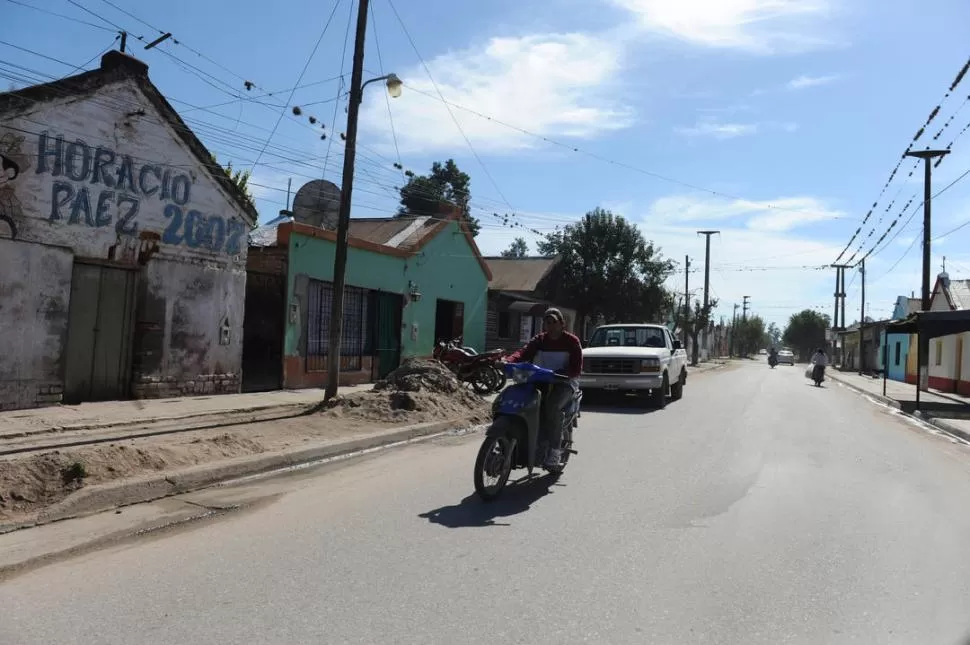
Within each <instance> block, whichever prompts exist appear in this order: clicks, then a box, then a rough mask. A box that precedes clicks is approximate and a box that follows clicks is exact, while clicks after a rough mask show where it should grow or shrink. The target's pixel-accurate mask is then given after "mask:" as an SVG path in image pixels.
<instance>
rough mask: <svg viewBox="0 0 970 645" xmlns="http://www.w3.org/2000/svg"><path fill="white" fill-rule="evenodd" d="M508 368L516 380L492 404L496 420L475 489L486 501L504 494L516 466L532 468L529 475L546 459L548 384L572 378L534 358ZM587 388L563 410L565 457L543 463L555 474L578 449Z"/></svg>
mask: <svg viewBox="0 0 970 645" xmlns="http://www.w3.org/2000/svg"><path fill="white" fill-rule="evenodd" d="M503 370H504V371H505V373H506V374H507V375H508V376H509V378H510V379H511V381H512V385H510V386H509V387H507V388H506V389H505V390H503V391H502V393H501V394H499V396H498V397H497V398H496V399H495V403H493V404H492V424H491V425H490V426H489V428H488V430H487V431H486V432H485V440H484V441H483V442H482V447H481V448H480V449H479V451H478V458H477V459H475V492H476V493H478V496H479V497H481V498H482V499H483V500H484V501H486V502H488V501H492V500H494V499H495V498H497V497H498V496H499V494H500V493H501V492H502V489H504V488H505V485H506V484H507V483H508V481H509V475H511V473H512V471H513V470H514V469H516V468H527V469H528V470H529V476H530V477H531V476H532V472H533V470H534V469H535V467H536V464H545V462H546V455H547V454H548V451H549V448H550V446H549V440H548V439H547V438H545V437H540V436H539V420H540V411H541V410H542V398H543V396H544V395H545V393H546V392H547V391H548V386H549V385H551V384H554V383H568V382H569V379H568V378H567V377H565V376H560V375H559V374H556V373H555V372H553V371H552V370H547V369H545V368H542V367H539V366H537V365H533V364H532V363H508V364H506V365H504V366H503ZM582 399H583V394H582V392H580V391H578V390H577V391H576V394H575V396H574V397H573V399H572V400H571V401H570V402H569V404H568V405H567V406H566V408H565V409H564V410H563V412H562V424H563V432H562V446H561V447H562V457H561V458H560V461H559V464H558V465H556V466H545V465H543V466H542V467H543V468H545V469H546V470H548V471H549V472H551V473H553V474H556V475H558V474H560V473H562V471H563V469H564V468H565V467H566V462H568V461H569V456H570V455H575V454H577V452H576V451H575V450H573V449H572V446H573V430H574V429H575V428H577V427H578V426H579V422H578V419H579V416H580V411H579V410H580V404H581V402H582Z"/></svg>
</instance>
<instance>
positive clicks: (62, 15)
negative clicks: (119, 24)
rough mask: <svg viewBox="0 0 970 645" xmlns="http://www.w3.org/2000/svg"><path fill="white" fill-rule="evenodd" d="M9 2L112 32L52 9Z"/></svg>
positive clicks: (15, 0)
mask: <svg viewBox="0 0 970 645" xmlns="http://www.w3.org/2000/svg"><path fill="white" fill-rule="evenodd" d="M7 2H9V3H10V4H15V5H20V6H21V7H27V8H28V9H33V10H34V11H39V12H41V13H46V14H47V15H48V16H57V17H58V18H63V19H64V20H70V21H71V22H76V23H79V24H82V25H87V26H88V27H94V28H95V29H101V30H104V31H112V30H111V29H110V28H109V27H105V26H103V25H98V24H95V23H93V22H88V21H87V20H81V19H80V18H75V17H74V16H68V15H66V14H63V13H57V12H56V11H51V10H50V9H44V8H42V7H35V6H34V5H30V4H27V3H26V2H20V0H7Z"/></svg>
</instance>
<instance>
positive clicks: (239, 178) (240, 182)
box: [212, 155, 256, 207]
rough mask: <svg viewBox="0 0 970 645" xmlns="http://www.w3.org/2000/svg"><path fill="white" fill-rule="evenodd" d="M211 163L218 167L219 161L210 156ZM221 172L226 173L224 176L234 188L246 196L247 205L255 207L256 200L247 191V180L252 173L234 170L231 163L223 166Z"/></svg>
mask: <svg viewBox="0 0 970 645" xmlns="http://www.w3.org/2000/svg"><path fill="white" fill-rule="evenodd" d="M212 163H214V164H216V165H219V161H218V160H217V159H216V156H215V155H212ZM222 170H223V172H225V173H226V176H227V177H229V180H230V181H231V182H232V183H234V184H236V188H238V189H239V190H240V191H241V192H242V194H243V195H245V196H246V199H248V200H249V203H250V204H252V205H253V206H254V207H255V205H256V200H255V199H254V198H253V193H252V192H251V191H250V190H249V178H250V177H251V176H252V172H250V171H249V170H234V169H233V167H232V162H231V161H230V162H229V163H228V164H226V165H225V166H222Z"/></svg>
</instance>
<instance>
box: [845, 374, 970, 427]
mask: <svg viewBox="0 0 970 645" xmlns="http://www.w3.org/2000/svg"><path fill="white" fill-rule="evenodd" d="M826 376H827V377H828V378H830V379H832V380H833V381H836V382H837V383H840V384H841V385H842V386H843V387H846V388H848V389H850V390H852V391H853V392H855V393H856V394H862V395H865V396H871V397H872V398H873V399H875V400H876V401H879V402H880V403H882V404H884V405H887V406H889V407H891V408H895V409H897V410H899V413H900V414H902V415H905V416H907V417H909V418H911V419H916V420H917V421H922V422H924V423H928V424H930V425H931V426H933V427H935V428H937V429H938V430H942V431H943V432H945V433H947V434H949V435H952V436H954V437H956V438H957V439H961V440H963V441H966V442H970V433H968V432H967V431H965V430H962V429H960V428H958V427H956V426H955V425H953V424H951V423H947V421H946V420H945V419H938V418H936V417H934V416H931V415H927V414H923V413H921V412H918V411H917V412H914V413H913V414H910V413H909V412H904V411H903V407H902V405H900V403H899V401H897V400H896V399H893V398H890V397H888V396H883V395H882V394H877V393H875V392H870V391H869V390H866V389H863V388H861V387H859V386H858V385H855V384H854V383H851V382H849V381H847V380H844V379H841V378H839V377H838V376H834V375H832V374H826Z"/></svg>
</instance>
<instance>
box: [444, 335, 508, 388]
mask: <svg viewBox="0 0 970 645" xmlns="http://www.w3.org/2000/svg"><path fill="white" fill-rule="evenodd" d="M503 354H504V352H503V351H502V350H500V349H497V350H493V351H491V352H486V353H484V354H478V353H477V352H475V350H473V349H471V348H467V347H462V346H461V345H460V344H459V341H457V340H452V341H448V342H445V341H439V342H438V344H437V345H436V346H435V348H434V352H433V353H432V356H433V357H434V358H435V360H438V361H440V362H442V363H444V365H445V366H446V367H447V368H448V369H449V370H451V371H452V372H453V373H454V374H455V376H456V377H458V380H459V381H462V382H464V383H469V384H470V385H471V386H472V389H473V390H475V392H476V393H478V394H480V395H482V396H485V395H487V394H491V393H492V392H496V391H498V386H499V379H498V376H497V372H496V369H495V364H496V363H497V362H498V361H499V360H500V359H501V358H502V355H503ZM503 385H504V384H503Z"/></svg>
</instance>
